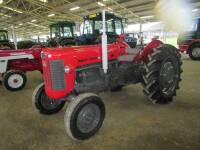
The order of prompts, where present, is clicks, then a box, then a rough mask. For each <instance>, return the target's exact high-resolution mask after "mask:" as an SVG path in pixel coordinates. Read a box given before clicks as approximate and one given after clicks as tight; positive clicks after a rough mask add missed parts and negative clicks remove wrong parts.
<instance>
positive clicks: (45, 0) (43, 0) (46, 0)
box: [40, 0, 48, 3]
mask: <svg viewBox="0 0 200 150" xmlns="http://www.w3.org/2000/svg"><path fill="white" fill-rule="evenodd" d="M40 1H41V2H44V3H47V2H48V0H40Z"/></svg>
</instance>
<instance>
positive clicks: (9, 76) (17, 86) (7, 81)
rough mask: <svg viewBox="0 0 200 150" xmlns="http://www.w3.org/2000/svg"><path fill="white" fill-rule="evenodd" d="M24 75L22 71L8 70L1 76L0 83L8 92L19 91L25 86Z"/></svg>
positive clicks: (25, 79)
mask: <svg viewBox="0 0 200 150" xmlns="http://www.w3.org/2000/svg"><path fill="white" fill-rule="evenodd" d="M26 81H27V78H26V75H25V73H24V72H22V71H18V70H10V71H8V72H6V73H5V74H4V75H3V80H2V83H3V85H4V87H5V88H6V89H7V90H9V91H19V90H21V89H22V88H23V87H24V86H25V85H26Z"/></svg>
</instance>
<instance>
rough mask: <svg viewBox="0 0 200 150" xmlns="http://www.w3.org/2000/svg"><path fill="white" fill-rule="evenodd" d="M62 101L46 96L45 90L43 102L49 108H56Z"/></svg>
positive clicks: (42, 97)
mask: <svg viewBox="0 0 200 150" xmlns="http://www.w3.org/2000/svg"><path fill="white" fill-rule="evenodd" d="M60 103H61V101H58V100H54V99H50V98H48V97H47V96H46V94H45V92H43V94H42V96H41V104H42V106H43V107H44V108H45V109H47V110H54V109H55V108H57V107H58V105H60Z"/></svg>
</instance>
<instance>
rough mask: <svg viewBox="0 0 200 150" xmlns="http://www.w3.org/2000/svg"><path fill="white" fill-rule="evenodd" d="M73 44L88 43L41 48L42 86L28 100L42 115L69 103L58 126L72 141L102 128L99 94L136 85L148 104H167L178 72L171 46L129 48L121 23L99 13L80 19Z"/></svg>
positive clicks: (158, 43) (177, 58)
mask: <svg viewBox="0 0 200 150" xmlns="http://www.w3.org/2000/svg"><path fill="white" fill-rule="evenodd" d="M79 41H80V45H81V44H83V43H89V44H90V45H82V46H75V47H68V48H45V49H43V52H42V53H41V58H42V66H43V78H44V83H42V84H40V85H39V86H38V87H37V88H36V89H35V91H34V93H33V97H32V101H33V106H34V107H35V108H36V109H37V110H38V111H39V112H40V113H42V114H47V115H50V114H54V113H57V112H59V111H60V110H61V109H62V108H63V106H64V104H65V102H66V101H68V102H69V105H68V106H67V110H66V113H65V116H64V123H65V128H66V132H67V134H68V135H69V136H70V137H71V138H72V139H74V140H85V139H88V138H90V137H91V136H93V135H94V134H95V133H96V132H97V131H98V130H99V129H100V127H101V126H102V124H103V120H104V117H105V106H104V103H103V101H102V100H101V98H100V97H99V96H98V95H97V93H99V92H103V91H109V90H111V91H117V90H120V89H122V88H123V87H124V86H126V85H128V84H136V83H141V84H142V85H143V87H144V90H143V91H144V94H145V95H146V97H147V99H148V100H150V101H151V102H152V103H159V104H166V103H170V102H172V100H173V97H174V96H175V95H176V90H177V89H178V88H179V82H180V80H181V76H180V74H181V72H182V70H181V64H182V62H181V59H180V54H179V51H178V49H176V48H175V47H173V46H171V45H167V44H164V43H162V42H161V41H158V40H153V41H152V42H151V43H149V44H148V45H147V46H146V47H144V49H132V48H130V47H129V45H128V44H127V43H126V42H125V36H124V31H123V25H122V19H121V18H120V17H117V16H115V15H113V14H108V13H105V11H103V12H102V13H97V14H92V15H90V16H87V17H85V18H84V35H82V36H81V37H80V40H79Z"/></svg>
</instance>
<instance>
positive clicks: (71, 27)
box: [47, 21, 76, 47]
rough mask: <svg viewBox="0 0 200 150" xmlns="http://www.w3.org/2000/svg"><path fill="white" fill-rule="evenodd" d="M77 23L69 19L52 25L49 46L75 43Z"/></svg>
mask: <svg viewBox="0 0 200 150" xmlns="http://www.w3.org/2000/svg"><path fill="white" fill-rule="evenodd" d="M74 31H75V23H74V22H69V21H62V22H57V23H54V24H51V25H50V39H49V40H48V41H47V46H48V47H58V46H62V47H64V46H69V45H75V44H76V41H75V35H74Z"/></svg>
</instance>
